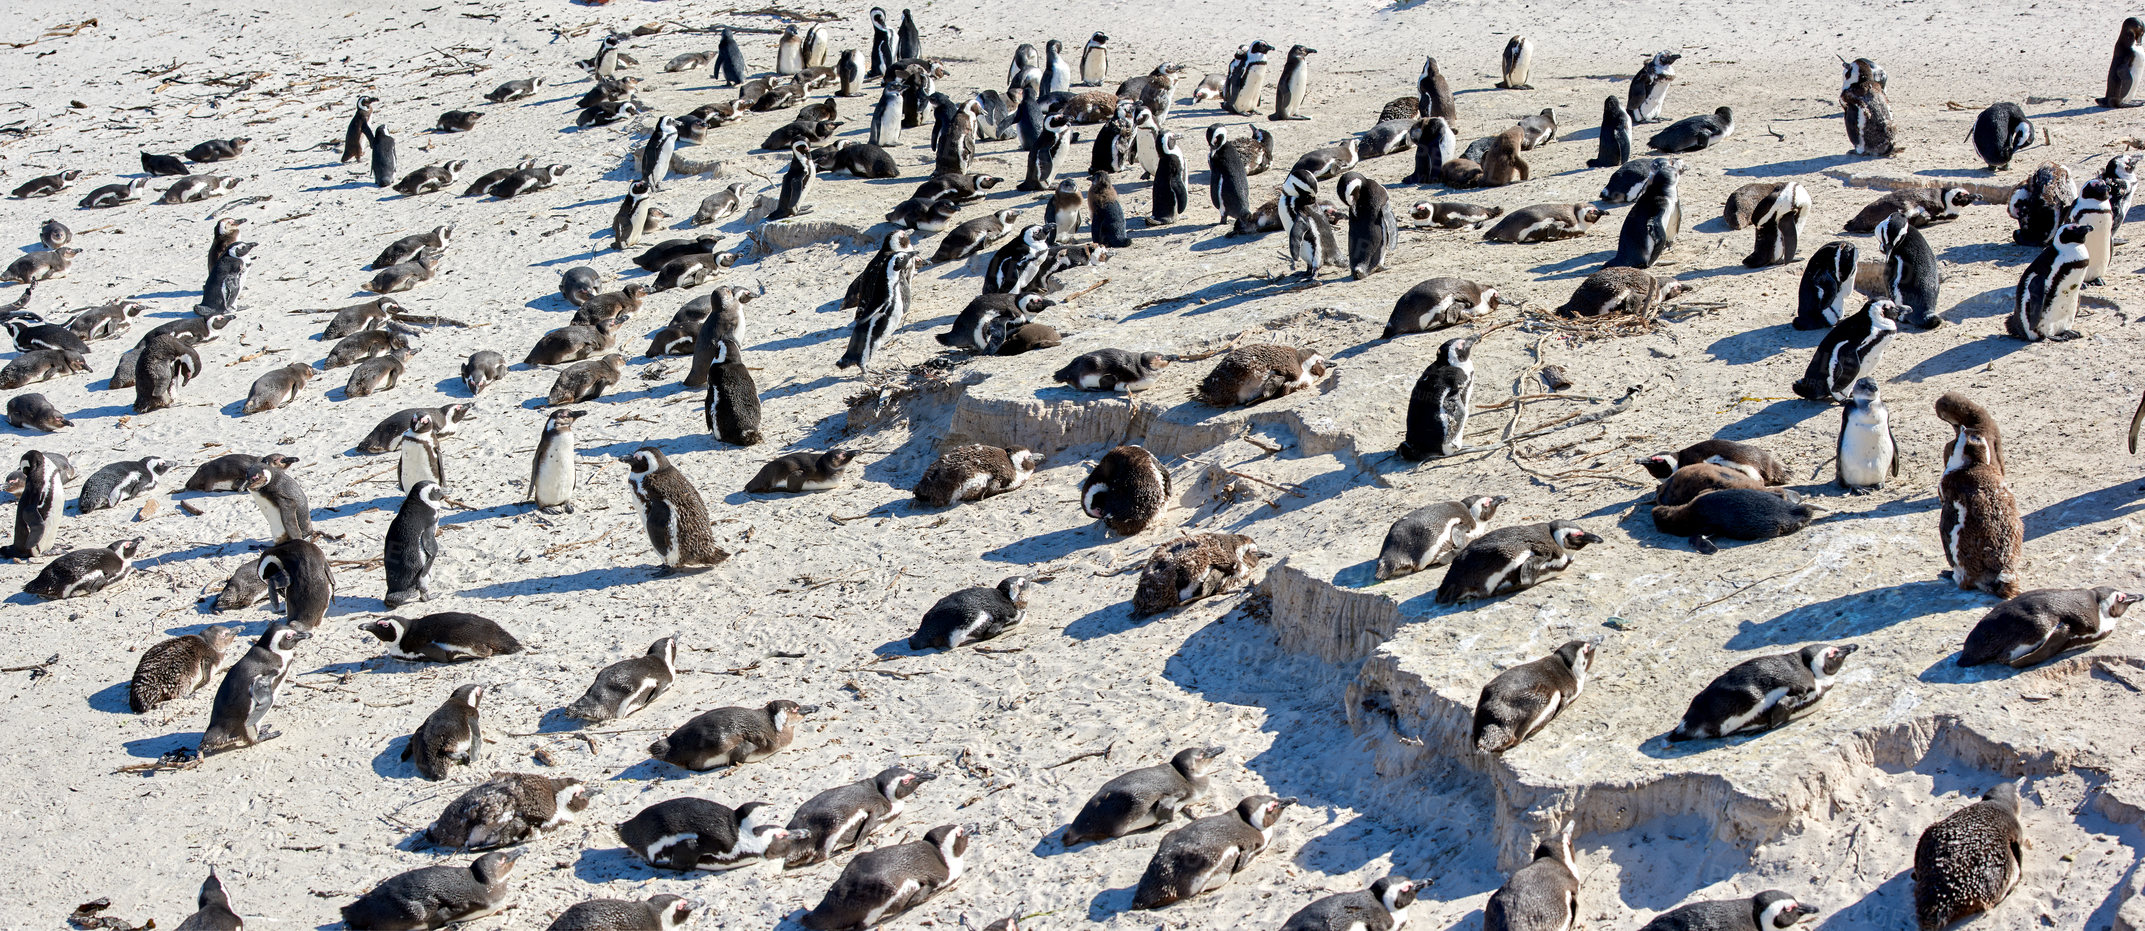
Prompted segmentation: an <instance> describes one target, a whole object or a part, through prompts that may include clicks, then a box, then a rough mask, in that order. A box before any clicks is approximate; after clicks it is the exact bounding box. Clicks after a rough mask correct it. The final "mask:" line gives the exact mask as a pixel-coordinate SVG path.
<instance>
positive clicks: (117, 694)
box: [89, 681, 216, 715]
mask: <svg viewBox="0 0 2145 931" xmlns="http://www.w3.org/2000/svg"><path fill="white" fill-rule="evenodd" d="M213 684H214V683H211V685H213ZM133 689H134V683H133V682H132V681H127V682H114V683H112V684H111V685H107V686H105V687H104V688H101V689H98V690H96V691H94V692H91V693H90V694H89V710H91V711H101V712H104V713H105V714H128V715H131V714H133V713H134V706H133V704H132V695H133ZM201 691H202V692H204V693H207V694H208V696H209V697H210V698H214V697H215V691H216V690H215V689H214V688H209V687H204V688H202V689H201ZM172 704H177V702H168V703H166V707H167V708H168V706H169V705H172Z"/></svg>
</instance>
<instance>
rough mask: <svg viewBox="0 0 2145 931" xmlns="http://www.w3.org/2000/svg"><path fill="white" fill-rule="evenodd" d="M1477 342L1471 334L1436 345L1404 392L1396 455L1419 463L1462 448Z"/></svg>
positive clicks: (1470, 398)
mask: <svg viewBox="0 0 2145 931" xmlns="http://www.w3.org/2000/svg"><path fill="white" fill-rule="evenodd" d="M1477 341H1478V338H1477V337H1473V336H1462V337H1458V338H1455V339H1448V340H1446V341H1445V344H1444V345H1443V346H1439V347H1438V351H1437V361H1435V362H1432V363H1430V365H1429V367H1427V368H1425V369H1423V373H1422V374H1421V375H1419V376H1416V378H1415V387H1414V388H1413V389H1412V390H1410V392H1409V393H1408V422H1407V437H1406V438H1405V439H1403V440H1402V441H1401V443H1400V450H1399V452H1400V458H1402V459H1406V460H1408V461H1409V462H1421V461H1423V460H1425V459H1432V458H1437V457H1441V456H1450V455H1454V454H1456V453H1458V452H1460V451H1461V450H1462V449H1463V448H1464V447H1462V446H1461V445H1460V443H1461V439H1462V438H1463V437H1464V436H1465V435H1466V433H1467V418H1468V415H1469V414H1470V413H1472V411H1473V403H1472V402H1473V398H1474V394H1475V363H1474V351H1475V343H1476V342H1477Z"/></svg>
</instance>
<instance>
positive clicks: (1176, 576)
mask: <svg viewBox="0 0 2145 931" xmlns="http://www.w3.org/2000/svg"><path fill="white" fill-rule="evenodd" d="M1262 555H1264V554H1262V553H1260V552H1259V546H1258V544H1256V543H1253V542H1252V541H1251V538H1250V537H1247V536H1244V535H1243V534H1239V533H1199V534H1191V535H1189V536H1182V537H1178V538H1177V539H1175V540H1171V541H1169V542H1168V543H1164V544H1162V545H1161V546H1158V547H1155V548H1154V551H1153V552H1151V553H1149V554H1148V555H1147V564H1146V565H1144V566H1142V567H1140V580H1139V586H1138V587H1137V588H1135V589H1134V590H1133V592H1132V614H1133V616H1135V617H1144V616H1146V615H1149V614H1157V613H1160V612H1162V611H1167V610H1169V609H1170V608H1174V607H1177V606H1179V605H1187V604H1191V603H1192V602H1194V601H1197V600H1199V599H1201V598H1208V597H1211V596H1214V595H1219V594H1221V593H1222V592H1225V591H1228V590H1229V589H1231V588H1234V587H1236V586H1237V585H1239V584H1243V583H1248V582H1249V581H1251V570H1253V569H1255V568H1257V567H1258V564H1259V557H1260V556H1262Z"/></svg>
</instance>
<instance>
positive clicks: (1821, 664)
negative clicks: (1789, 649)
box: [1802, 643, 1861, 678]
mask: <svg viewBox="0 0 2145 931" xmlns="http://www.w3.org/2000/svg"><path fill="white" fill-rule="evenodd" d="M1859 649H1861V647H1860V646H1858V645H1856V644H1852V643H1842V644H1839V645H1837V646H1835V645H1831V644H1824V643H1817V644H1811V645H1810V646H1806V647H1803V648H1802V662H1803V665H1805V666H1808V667H1810V672H1811V673H1812V674H1813V675H1816V676H1818V677H1820V678H1822V677H1826V676H1832V675H1836V674H1838V673H1839V671H1840V665H1841V664H1843V663H1845V662H1847V657H1849V656H1852V655H1854V652H1855V651H1856V650H1859Z"/></svg>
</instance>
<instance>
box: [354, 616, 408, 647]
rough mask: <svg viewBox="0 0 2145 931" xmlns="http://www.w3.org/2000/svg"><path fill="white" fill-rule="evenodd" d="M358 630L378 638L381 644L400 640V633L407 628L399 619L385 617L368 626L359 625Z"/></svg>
mask: <svg viewBox="0 0 2145 931" xmlns="http://www.w3.org/2000/svg"><path fill="white" fill-rule="evenodd" d="M358 629H359V630H362V631H364V632H366V633H368V634H371V635H373V636H375V637H378V638H380V642H381V643H395V642H397V641H399V640H401V639H402V632H403V631H404V630H406V629H408V628H407V627H406V625H404V624H403V623H402V619H401V618H393V617H387V618H381V619H380V620H377V621H373V622H371V623H369V624H360V625H358Z"/></svg>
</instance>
